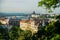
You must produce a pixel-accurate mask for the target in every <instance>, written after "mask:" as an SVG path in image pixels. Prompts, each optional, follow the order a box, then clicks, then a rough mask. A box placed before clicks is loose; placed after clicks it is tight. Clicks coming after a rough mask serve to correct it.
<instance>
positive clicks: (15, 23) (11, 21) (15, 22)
mask: <svg viewBox="0 0 60 40" xmlns="http://www.w3.org/2000/svg"><path fill="white" fill-rule="evenodd" d="M9 25H11V26H20V19H18V18H10V19H9Z"/></svg>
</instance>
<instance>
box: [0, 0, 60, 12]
mask: <svg viewBox="0 0 60 40" xmlns="http://www.w3.org/2000/svg"><path fill="white" fill-rule="evenodd" d="M39 1H40V0H0V12H7V13H9V12H20V13H21V12H22V13H31V12H33V11H36V12H37V13H47V12H46V10H45V9H44V8H42V7H38V2H39ZM59 10H60V8H57V9H56V10H55V11H54V12H55V13H60V11H59Z"/></svg>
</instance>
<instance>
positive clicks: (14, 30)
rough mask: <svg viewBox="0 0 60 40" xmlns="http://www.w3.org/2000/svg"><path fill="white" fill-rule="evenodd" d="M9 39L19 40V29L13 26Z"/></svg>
mask: <svg viewBox="0 0 60 40" xmlns="http://www.w3.org/2000/svg"><path fill="white" fill-rule="evenodd" d="M9 37H10V39H11V40H18V37H19V34H18V27H17V26H13V27H12V28H11V30H10V32H9Z"/></svg>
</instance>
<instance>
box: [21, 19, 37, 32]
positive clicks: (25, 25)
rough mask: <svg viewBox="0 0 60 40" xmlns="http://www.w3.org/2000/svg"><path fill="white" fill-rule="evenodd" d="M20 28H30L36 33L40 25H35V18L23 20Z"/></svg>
mask: <svg viewBox="0 0 60 40" xmlns="http://www.w3.org/2000/svg"><path fill="white" fill-rule="evenodd" d="M20 28H21V29H22V30H30V31H32V32H33V33H36V32H37V31H38V25H35V21H34V20H21V21H20Z"/></svg>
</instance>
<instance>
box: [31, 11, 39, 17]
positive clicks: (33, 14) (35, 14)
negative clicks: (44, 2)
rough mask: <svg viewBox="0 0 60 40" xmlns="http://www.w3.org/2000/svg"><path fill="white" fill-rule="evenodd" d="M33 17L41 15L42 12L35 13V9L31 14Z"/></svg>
mask: <svg viewBox="0 0 60 40" xmlns="http://www.w3.org/2000/svg"><path fill="white" fill-rule="evenodd" d="M31 17H33V18H37V17H40V14H37V13H35V11H34V12H33V13H32V14H31Z"/></svg>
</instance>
